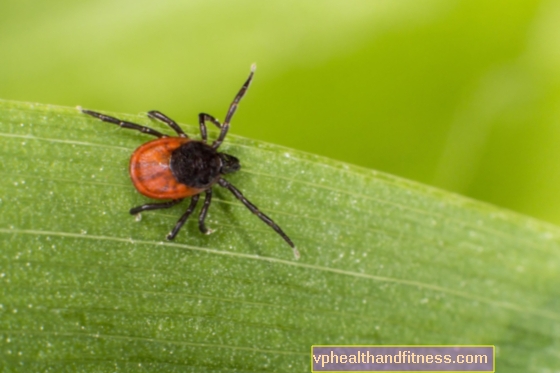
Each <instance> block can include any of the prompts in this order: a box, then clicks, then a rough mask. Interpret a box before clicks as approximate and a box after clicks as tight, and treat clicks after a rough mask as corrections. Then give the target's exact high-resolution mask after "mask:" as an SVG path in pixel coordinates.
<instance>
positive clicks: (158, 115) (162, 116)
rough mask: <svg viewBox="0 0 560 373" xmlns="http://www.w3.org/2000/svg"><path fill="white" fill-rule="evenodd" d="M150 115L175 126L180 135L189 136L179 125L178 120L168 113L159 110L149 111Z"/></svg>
mask: <svg viewBox="0 0 560 373" xmlns="http://www.w3.org/2000/svg"><path fill="white" fill-rule="evenodd" d="M148 116H149V117H150V118H152V119H156V120H159V121H160V122H163V123H165V124H167V125H168V126H169V127H171V128H173V130H174V131H175V132H177V135H179V137H186V138H188V137H189V136H187V134H186V133H185V132H183V129H182V128H181V127H179V125H178V124H177V122H175V121H174V120H173V119H171V118H169V117H168V116H167V115H165V114H163V113H162V112H160V111H157V110H152V111H148Z"/></svg>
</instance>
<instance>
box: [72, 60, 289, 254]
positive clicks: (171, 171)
mask: <svg viewBox="0 0 560 373" xmlns="http://www.w3.org/2000/svg"><path fill="white" fill-rule="evenodd" d="M254 73H255V65H253V66H252V67H251V73H250V74H249V77H248V78H247V80H246V81H245V83H244V84H243V86H242V87H241V89H240V90H239V92H238V93H237V95H236V96H235V98H234V99H233V102H232V103H231V105H230V106H229V110H228V111H227V114H226V117H225V120H224V122H223V123H220V122H219V121H218V120H217V119H216V118H215V117H213V116H212V115H209V114H206V113H200V114H199V115H198V123H199V125H200V134H201V137H202V139H201V140H193V139H191V138H190V137H189V136H188V135H187V134H186V133H185V132H184V131H183V130H182V129H181V127H179V125H178V124H177V123H176V122H175V121H174V120H172V119H171V118H169V117H167V116H166V115H164V114H163V113H161V112H159V111H155V110H154V111H150V112H148V117H150V118H152V119H155V120H159V121H161V122H163V123H165V124H167V125H168V126H169V127H171V128H172V129H173V130H174V131H175V132H176V133H177V136H168V135H165V134H163V133H161V132H159V131H156V130H154V129H152V128H150V127H145V126H142V125H139V124H136V123H131V122H127V121H124V120H120V119H117V118H114V117H110V116H108V115H105V114H101V113H97V112H95V111H91V110H83V109H81V111H82V112H83V113H84V114H88V115H91V116H93V117H95V118H97V119H100V120H102V121H104V122H108V123H113V124H116V125H117V126H120V127H122V128H128V129H131V130H136V131H140V132H142V133H145V134H147V135H151V136H154V137H157V139H155V140H152V141H148V142H147V143H145V144H143V145H141V146H140V147H138V148H137V149H136V150H135V151H134V153H132V157H131V158H130V166H129V171H130V178H131V179H132V184H133V185H134V187H135V188H136V189H137V190H138V192H140V193H141V194H143V195H145V196H146V197H149V198H153V199H158V200H169V201H168V202H163V203H148V204H145V205H141V206H138V207H134V208H132V209H131V210H130V213H131V214H132V215H136V214H138V213H141V212H143V211H148V210H160V209H167V208H170V207H172V206H175V205H177V204H179V203H180V202H182V201H183V200H184V199H186V198H189V197H190V204H189V207H188V208H187V210H186V211H185V213H184V214H183V215H182V216H181V218H179V220H178V221H177V223H176V224H175V227H174V228H173V230H171V232H170V233H169V234H168V235H167V239H168V240H172V239H174V238H175V237H176V236H177V233H179V230H180V229H181V227H182V226H183V225H184V224H185V222H186V221H187V219H188V218H189V216H190V215H191V214H192V213H193V211H194V209H195V207H196V205H197V203H198V200H199V199H200V196H201V194H203V193H204V204H203V205H202V209H201V210H200V215H199V216H198V227H199V229H200V231H201V232H202V233H204V234H210V233H212V230H210V229H208V228H207V227H206V225H205V223H204V221H205V219H206V215H207V213H208V208H209V207H210V203H211V202H212V186H214V184H218V185H219V186H221V187H223V188H226V189H227V190H229V191H230V192H231V193H232V194H233V195H234V196H235V197H236V198H237V199H238V200H239V201H241V203H243V204H244V205H245V206H246V207H247V208H248V209H249V210H250V211H251V212H252V213H253V214H255V215H257V216H258V217H259V218H260V219H261V220H262V221H263V222H265V223H266V224H267V225H269V226H270V227H271V228H272V229H274V230H275V231H276V233H278V234H279V235H280V236H281V237H282V238H283V239H284V241H286V242H287V243H288V245H290V246H291V247H292V248H293V249H294V254H295V255H296V257H298V256H299V253H298V251H297V249H296V248H295V246H294V243H293V242H292V240H290V238H289V237H288V236H287V235H286V233H284V231H283V230H282V229H281V228H280V227H279V226H278V224H276V223H275V222H274V221H273V220H272V219H271V218H269V217H268V216H267V215H265V214H264V213H262V212H261V211H259V209H258V208H257V207H256V206H255V205H253V204H252V203H251V202H249V200H248V199H247V198H245V196H243V194H242V193H241V192H240V191H239V190H238V189H237V188H236V187H234V186H233V185H232V184H231V183H230V182H228V181H227V180H226V179H224V175H228V174H231V173H234V172H236V171H239V169H240V168H241V164H240V163H239V159H237V158H236V157H234V156H233V155H229V154H226V153H221V152H219V151H218V148H219V147H220V145H221V144H222V142H223V141H224V139H225V137H226V135H227V133H228V130H229V125H230V122H231V118H232V117H233V114H235V111H236V110H237V106H238V104H239V101H241V99H242V98H243V96H244V95H245V93H246V92H247V89H248V88H249V85H250V84H251V81H252V80H253V75H254ZM206 122H210V123H212V124H214V125H215V126H216V127H218V128H219V129H220V134H219V135H218V138H217V139H216V140H214V142H213V143H212V144H211V145H210V144H208V136H207V130H206Z"/></svg>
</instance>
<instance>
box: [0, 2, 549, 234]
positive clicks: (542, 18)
mask: <svg viewBox="0 0 560 373" xmlns="http://www.w3.org/2000/svg"><path fill="white" fill-rule="evenodd" d="M253 62H256V63H257V64H258V70H257V74H256V76H255V80H254V84H253V86H252V87H251V90H250V91H249V94H248V95H247V97H246V99H245V100H244V101H243V103H242V105H241V107H240V110H239V111H238V113H237V115H236V117H235V118H234V121H233V123H232V125H233V129H232V132H233V133H235V134H238V135H242V136H247V137H251V138H255V139H261V140H265V141H269V142H273V143H277V144H282V145H285V146H287V147H292V148H296V149H301V150H305V151H308V152H312V153H317V154H321V155H325V156H328V157H330V158H334V159H339V160H342V161H346V162H350V163H354V164H358V165H362V166H365V167H369V168H375V169H378V170H382V171H386V172H389V173H392V174H396V175H400V176H402V177H405V178H410V179H414V180H418V181H421V182H424V183H428V184H431V185H434V186H437V187H441V188H445V189H448V190H452V191H456V192H458V193H461V194H464V195H467V196H471V197H473V198H476V199H480V200H484V201H488V202H490V203H494V204H497V205H501V206H504V207H507V208H510V209H513V210H516V211H519V212H522V213H525V214H529V215H532V216H535V217H537V218H540V219H544V220H548V221H551V222H554V223H556V224H560V194H559V193H557V190H558V186H559V185H560V162H559V161H560V105H558V103H559V102H560V2H558V1H552V0H549V1H535V0H531V1H516V2H508V1H492V2H489V1H482V0H465V1H452V0H441V1H440V0H438V1H435V0H430V1H426V0H407V1H402V0H401V1H395V0H386V1H378V0H376V1H374V0H364V1H356V0H354V1H340V0H338V1H327V0H322V1H293V0H289V1H288V0H282V1H261V2H257V1H254V0H253V1H214V0H210V1H209V0H206V1H171V0H161V1H158V2H155V1H147V0H134V1H132V0H111V1H108V0H95V1H92V0H82V1H79V2H77V1H70V0H51V1H48V2H41V1H31V0H17V1H15V0H2V1H1V2H0V98H3V99H9V100H21V101H31V102H42V103H50V104H57V105H69V106H75V105H82V106H84V107H87V108H91V109H96V110H99V111H116V112H130V113H140V112H146V111H148V110H151V109H158V110H161V111H163V112H164V113H167V114H168V115H169V116H171V117H172V118H175V119H176V120H178V121H180V122H184V123H193V124H194V123H196V120H197V114H198V113H199V112H203V111H204V112H208V113H211V114H213V115H215V116H217V117H219V118H223V116H224V114H225V111H226V109H227V106H228V105H229V103H230V101H231V99H232V98H233V96H234V94H235V93H236V92H237V90H238V89H239V87H240V85H241V83H242V82H243V81H244V79H245V78H246V76H247V74H248V72H249V67H250V65H251V63H253ZM109 133H110V132H108V134H109ZM263 161H264V160H263Z"/></svg>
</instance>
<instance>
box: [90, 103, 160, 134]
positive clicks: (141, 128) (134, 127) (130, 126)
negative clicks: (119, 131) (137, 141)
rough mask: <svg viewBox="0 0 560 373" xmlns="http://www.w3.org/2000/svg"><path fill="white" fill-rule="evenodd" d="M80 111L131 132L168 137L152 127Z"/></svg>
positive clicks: (92, 112) (93, 112)
mask: <svg viewBox="0 0 560 373" xmlns="http://www.w3.org/2000/svg"><path fill="white" fill-rule="evenodd" d="M80 110H81V111H82V113H84V114H87V115H91V116H92V117H95V118H97V119H101V120H102V121H103V122H108V123H113V124H116V125H117V126H121V127H122V128H128V129H131V130H136V131H140V132H142V133H147V134H148V135H152V136H155V137H166V136H165V135H164V134H163V133H161V132H158V131H156V130H154V129H152V128H150V127H145V126H141V125H139V124H136V123H132V122H127V121H124V120H120V119H117V118H114V117H110V116H108V115H105V114H101V113H97V112H95V111H91V110H85V109H80Z"/></svg>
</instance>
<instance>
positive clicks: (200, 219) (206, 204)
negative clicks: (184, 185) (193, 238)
mask: <svg viewBox="0 0 560 373" xmlns="http://www.w3.org/2000/svg"><path fill="white" fill-rule="evenodd" d="M211 202H212V189H208V190H207V191H206V196H205V197H204V205H202V210H200V215H199V217H198V228H200V231H201V232H202V233H204V234H211V233H212V232H214V230H213V229H208V228H206V225H205V224H204V220H205V219H206V214H208V208H209V207H210V203H211Z"/></svg>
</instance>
